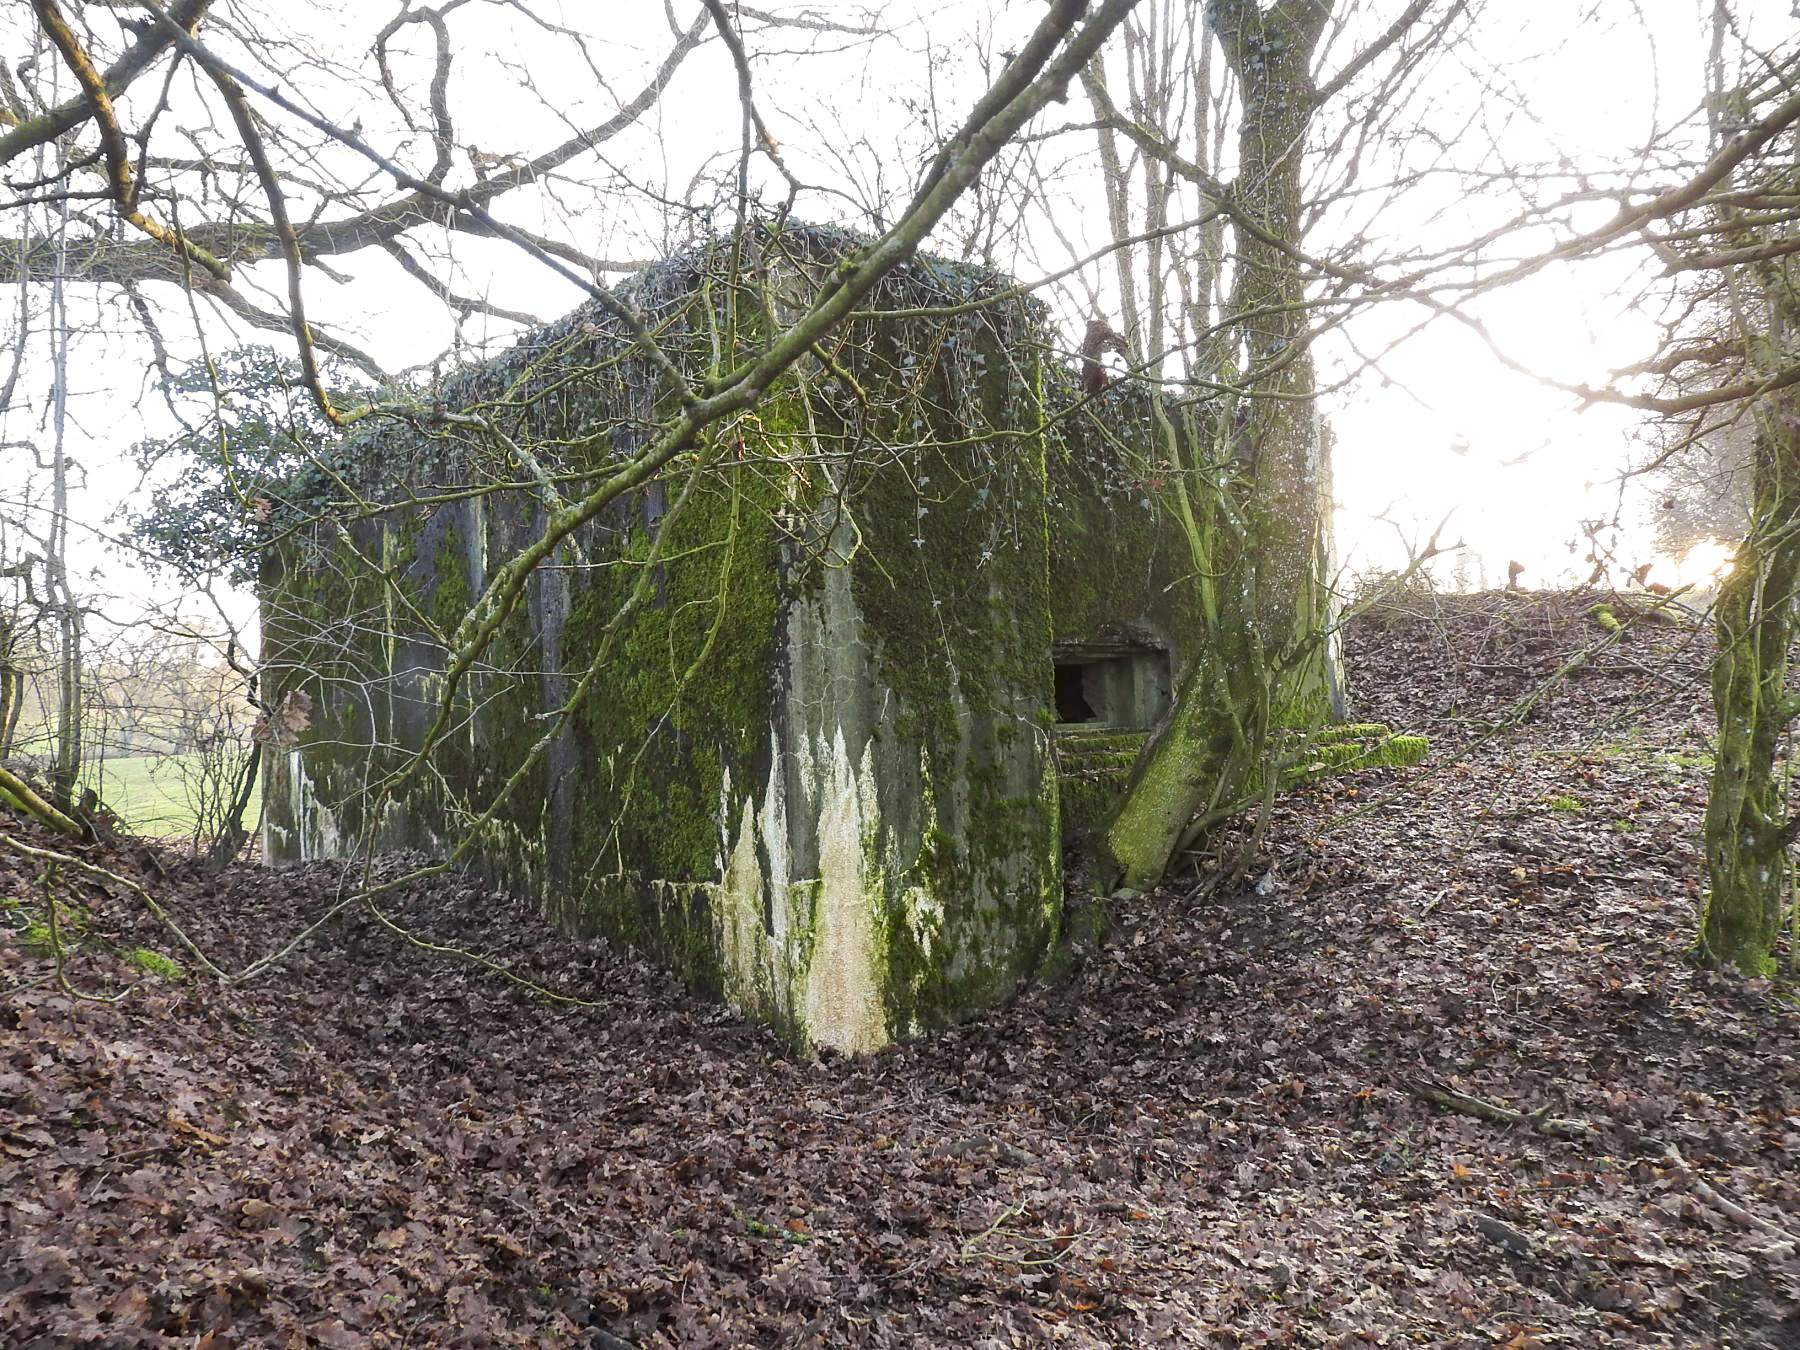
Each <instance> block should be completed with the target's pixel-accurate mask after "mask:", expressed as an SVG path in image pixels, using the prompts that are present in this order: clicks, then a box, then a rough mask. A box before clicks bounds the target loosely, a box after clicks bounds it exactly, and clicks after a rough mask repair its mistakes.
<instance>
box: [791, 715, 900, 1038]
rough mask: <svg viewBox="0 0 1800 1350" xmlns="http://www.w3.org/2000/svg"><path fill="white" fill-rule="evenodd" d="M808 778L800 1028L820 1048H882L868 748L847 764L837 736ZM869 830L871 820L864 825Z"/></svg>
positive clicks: (873, 803) (872, 796) (872, 785)
mask: <svg viewBox="0 0 1800 1350" xmlns="http://www.w3.org/2000/svg"><path fill="white" fill-rule="evenodd" d="M817 774H818V776H817V779H816V780H815V781H816V782H817V784H818V787H819V789H820V791H821V795H822V796H823V798H824V801H823V802H822V803H821V810H820V812H819V898H818V903H817V905H816V906H815V908H814V911H813V914H814V938H813V953H812V962H811V964H810V965H809V966H808V968H807V972H806V1000H805V1004H804V1011H805V1022H806V1027H807V1032H808V1035H809V1036H810V1037H811V1039H812V1040H813V1041H814V1043H816V1044H819V1045H829V1046H831V1047H832V1048H833V1049H834V1050H839V1051H841V1052H843V1053H845V1054H866V1053H868V1052H869V1051H872V1050H879V1049H880V1048H881V1047H882V1046H884V1045H886V1044H887V1041H888V1035H887V1024H886V1020H885V1019H884V1018H883V1017H882V1013H881V1002H880V999H879V998H878V997H877V996H876V982H875V923H874V917H873V915H872V914H871V913H870V908H871V906H870V895H871V893H873V892H875V891H876V890H878V888H879V887H880V885H881V879H880V878H879V877H870V876H867V875H866V874H865V865H866V859H867V856H868V854H867V849H866V846H865V840H866V838H867V835H866V834H865V820H868V819H869V817H870V814H871V813H872V812H873V811H874V810H875V809H876V798H875V781H874V767H873V751H872V747H865V749H864V751H863V756H862V763H861V764H852V763H851V761H850V754H849V751H848V750H847V749H846V748H845V745H844V735H843V732H842V731H841V730H839V731H838V732H837V733H836V735H835V736H834V737H833V740H832V744H831V758H830V761H829V762H828V763H827V764H826V765H824V766H822V768H821V769H819V770H817ZM871 824H872V822H871Z"/></svg>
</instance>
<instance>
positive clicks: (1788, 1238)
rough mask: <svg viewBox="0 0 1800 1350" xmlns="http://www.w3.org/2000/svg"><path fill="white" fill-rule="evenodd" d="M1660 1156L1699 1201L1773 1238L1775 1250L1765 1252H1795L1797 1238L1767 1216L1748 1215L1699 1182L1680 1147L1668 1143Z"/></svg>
mask: <svg viewBox="0 0 1800 1350" xmlns="http://www.w3.org/2000/svg"><path fill="white" fill-rule="evenodd" d="M1663 1156H1664V1157H1665V1158H1667V1159H1668V1160H1669V1161H1670V1162H1672V1163H1673V1164H1675V1170H1676V1171H1678V1172H1680V1173H1681V1175H1682V1176H1683V1177H1684V1178H1686V1180H1687V1184H1688V1189H1689V1190H1691V1191H1692V1192H1693V1193H1694V1194H1695V1195H1697V1196H1699V1197H1700V1198H1701V1199H1702V1200H1704V1201H1706V1203H1707V1204H1709V1205H1711V1206H1712V1207H1713V1208H1714V1209H1716V1210H1718V1211H1719V1213H1721V1214H1723V1215H1724V1216H1725V1217H1726V1218H1728V1219H1730V1220H1731V1221H1732V1222H1733V1223H1736V1224H1739V1225H1741V1226H1742V1227H1745V1228H1752V1229H1755V1230H1756V1231H1757V1232H1759V1233H1765V1234H1767V1235H1768V1236H1769V1237H1772V1238H1774V1239H1775V1240H1776V1246H1777V1248H1778V1250H1771V1251H1770V1252H1769V1253H1768V1254H1769V1255H1771V1256H1780V1257H1784V1258H1785V1257H1791V1256H1793V1255H1794V1254H1795V1252H1797V1251H1800V1238H1797V1237H1795V1236H1794V1235H1793V1234H1792V1233H1790V1232H1788V1230H1787V1229H1785V1228H1783V1227H1781V1226H1780V1225H1779V1224H1774V1223H1770V1222H1769V1221H1768V1220H1767V1219H1764V1218H1759V1217H1758V1216H1757V1215H1755V1214H1752V1213H1751V1212H1750V1211H1749V1210H1747V1209H1745V1208H1744V1207H1743V1206H1742V1205H1740V1204H1738V1203H1737V1202H1736V1201H1735V1200H1727V1199H1726V1198H1725V1197H1724V1196H1723V1195H1721V1194H1719V1192H1718V1191H1716V1190H1714V1189H1713V1188H1712V1187H1711V1186H1709V1185H1707V1184H1706V1182H1704V1181H1702V1180H1701V1179H1700V1174H1699V1173H1698V1172H1696V1171H1695V1170H1694V1169H1693V1166H1692V1165H1691V1164H1690V1163H1689V1162H1688V1160H1687V1159H1686V1158H1684V1157H1682V1156H1681V1150H1680V1149H1678V1148H1676V1147H1675V1145H1673V1144H1670V1145H1669V1146H1668V1147H1666V1148H1665V1149H1664V1150H1663Z"/></svg>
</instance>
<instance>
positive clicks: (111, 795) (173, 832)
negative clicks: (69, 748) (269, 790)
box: [82, 755, 262, 838]
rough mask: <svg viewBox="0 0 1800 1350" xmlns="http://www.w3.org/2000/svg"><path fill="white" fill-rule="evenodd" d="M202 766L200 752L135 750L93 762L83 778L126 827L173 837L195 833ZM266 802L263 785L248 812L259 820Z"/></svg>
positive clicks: (150, 835) (154, 835) (146, 834)
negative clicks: (263, 803)
mask: <svg viewBox="0 0 1800 1350" xmlns="http://www.w3.org/2000/svg"><path fill="white" fill-rule="evenodd" d="M199 770H200V756H198V755H131V756H126V757H123V758H119V759H108V760H105V761H103V762H102V763H99V764H94V765H90V766H89V767H88V769H87V771H86V772H85V773H84V774H83V775H82V780H83V782H84V783H86V784H87V786H89V787H91V788H93V789H94V790H95V791H96V792H98V793H99V794H100V800H101V801H103V802H105V803H106V805H107V806H108V808H110V809H111V810H112V812H113V814H115V815H116V816H118V817H119V819H120V820H121V821H123V822H124V825H125V828H126V830H127V831H129V832H130V833H132V834H136V835H142V836H144V837H146V838H169V837H171V836H188V835H191V834H193V832H194V818H195V809H194V794H195V793H196V792H197V791H198V789H199V779H200V772H199ZM261 807H262V790H261V787H260V785H259V786H258V788H257V790H256V791H255V792H254V793H253V794H252V795H251V798H250V805H249V808H248V810H247V811H246V813H245V814H246V815H247V816H248V817H249V819H250V820H252V821H254V820H255V819H256V813H257V811H258V810H260V809H261Z"/></svg>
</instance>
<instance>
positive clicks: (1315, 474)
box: [1107, 0, 1331, 888]
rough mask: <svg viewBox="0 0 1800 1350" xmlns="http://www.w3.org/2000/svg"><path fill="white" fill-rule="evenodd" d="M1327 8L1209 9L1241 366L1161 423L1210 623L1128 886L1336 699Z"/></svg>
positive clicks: (1140, 882) (1126, 838)
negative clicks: (1221, 54) (1319, 256)
mask: <svg viewBox="0 0 1800 1350" xmlns="http://www.w3.org/2000/svg"><path fill="white" fill-rule="evenodd" d="M1328 9H1329V7H1328V6H1327V5H1326V4H1323V3H1318V0H1281V3H1279V4H1277V5H1275V6H1274V7H1273V8H1271V9H1269V10H1267V11H1266V12H1265V11H1260V10H1259V8H1258V6H1257V4H1256V3H1254V0H1220V3H1217V4H1215V5H1214V6H1213V7H1212V8H1211V10H1210V11H1209V20H1210V22H1211V24H1212V26H1213V30H1214V32H1215V33H1216V35H1217V36H1218V38H1219V41H1220V44H1221V46H1222V47H1223V49H1224V51H1225V54H1226V59H1227V60H1228V61H1229V63H1230V65H1231V69H1232V72H1233V73H1234V74H1235V75H1236V76H1237V78H1238V80H1239V82H1240V86H1241V91H1242V92H1241V97H1242V123H1241V126H1240V130H1239V135H1238V161H1239V162H1238V178H1237V183H1236V187H1235V190H1234V197H1235V206H1236V211H1235V212H1234V218H1235V232H1236V235H1237V251H1236V274H1235V278H1234V281H1233V284H1232V292H1231V296H1230V300H1229V307H1228V313H1227V319H1228V321H1229V322H1230V324H1231V332H1232V337H1233V344H1232V345H1233V349H1234V350H1233V359H1234V360H1235V362H1236V366H1237V371H1238V372H1241V373H1236V372H1233V371H1222V372H1220V373H1219V375H1220V378H1219V383H1220V384H1221V385H1223V386H1225V387H1227V388H1231V389H1235V390H1237V391H1239V392H1237V393H1236V394H1235V395H1233V396H1230V397H1228V398H1227V399H1226V400H1225V401H1224V410H1223V412H1222V413H1216V414H1215V415H1213V416H1212V417H1210V418H1208V419H1206V421H1205V423H1204V424H1201V423H1199V422H1198V421H1197V420H1190V424H1189V425H1188V426H1186V427H1178V426H1175V425H1173V424H1172V423H1170V422H1168V421H1167V419H1165V432H1166V437H1165V442H1166V444H1165V453H1166V454H1167V455H1168V456H1169V458H1170V459H1171V461H1172V462H1173V465H1174V467H1175V468H1176V469H1177V472H1174V473H1172V474H1171V475H1170V483H1171V485H1172V486H1171V488H1170V490H1169V491H1170V497H1171V500H1170V506H1171V509H1172V510H1173V511H1174V513H1175V515H1176V517H1177V519H1178V520H1179V521H1180V522H1181V523H1182V526H1183V528H1184V529H1185V530H1186V532H1187V536H1188V540H1189V543H1190V546H1191V548H1192V552H1193V561H1194V581H1193V584H1194V585H1195V586H1197V587H1198V588H1199V590H1200V605H1201V611H1202V613H1203V614H1204V616H1205V620H1206V624H1207V628H1208V632H1207V634H1206V638H1207V640H1206V642H1205V644H1204V647H1205V653H1204V655H1202V656H1200V657H1197V658H1196V659H1195V660H1193V661H1192V662H1191V663H1190V664H1189V667H1188V669H1187V670H1186V671H1185V672H1184V673H1183V675H1182V680H1181V685H1180V688H1179V689H1178V691H1177V695H1176V699H1175V705H1174V708H1173V709H1172V711H1171V712H1170V714H1169V716H1168V717H1167V718H1166V719H1165V720H1164V722H1163V724H1162V725H1161V726H1159V727H1158V728H1157V730H1156V731H1155V732H1154V733H1153V734H1152V736H1151V739H1150V743H1149V745H1148V746H1147V747H1146V748H1145V751H1144V754H1143V756H1142V757H1141V758H1140V760H1139V763H1138V766H1137V769H1136V771H1135V772H1134V774H1133V777H1132V781H1131V784H1130V788H1129V791H1128V792H1127V794H1126V798H1125V801H1124V803H1123V805H1122V806H1121V808H1120V810H1119V814H1118V815H1117V817H1115V819H1114V821H1113V824H1112V826H1111V827H1110V829H1109V830H1108V832H1107V846H1108V850H1109V851H1110V853H1111V855H1112V861H1113V863H1114V864H1115V866H1116V870H1117V872H1118V873H1119V874H1120V875H1121V876H1122V877H1123V879H1124V881H1125V883H1126V884H1127V885H1130V886H1133V887H1140V888H1141V887H1145V886H1149V885H1152V884H1154V883H1155V882H1156V881H1158V880H1159V879H1160V878H1161V877H1162V875H1163V873H1164V872H1165V871H1166V869H1167V868H1168V866H1169V865H1170V863H1171V861H1172V860H1173V858H1174V857H1175V856H1176V854H1177V853H1178V852H1179V851H1180V848H1181V847H1182V844H1183V842H1184V841H1185V840H1186V839H1187V838H1188V837H1189V836H1190V835H1191V833H1192V832H1194V830H1195V829H1196V828H1197V826H1200V825H1204V824H1206V823H1208V822H1209V821H1211V820H1212V819H1214V818H1216V817H1217V816H1219V815H1222V814H1225V813H1228V812H1229V811H1231V810H1233V809H1234V808H1236V807H1238V806H1240V805H1242V804H1243V803H1244V801H1245V798H1246V796H1248V795H1251V794H1254V793H1255V792H1256V791H1257V790H1258V789H1259V788H1260V787H1263V786H1267V785H1269V784H1272V783H1273V781H1274V779H1275V774H1274V772H1273V769H1272V765H1271V761H1272V758H1273V755H1274V752H1275V751H1276V749H1277V748H1278V746H1277V741H1278V738H1279V736H1280V735H1281V733H1282V732H1283V731H1284V730H1286V729H1289V728H1304V727H1308V726H1315V725H1317V724H1318V723H1319V722H1321V721H1323V720H1324V719H1325V717H1326V716H1327V715H1328V714H1329V711H1330V706H1331V694H1330V688H1331V686H1330V680H1329V669H1328V660H1327V657H1328V642H1327V636H1328V633H1329V628H1330V614H1331V604H1330V601H1331V597H1330V593H1329V589H1328V586H1327V579H1326V577H1325V568H1326V565H1327V547H1326V543H1327V540H1326V535H1325V530H1326V529H1327V516H1326V514H1325V512H1326V496H1327V494H1326V484H1327V476H1326V464H1325V456H1324V447H1323V445H1322V444H1321V439H1320V435H1319V429H1318V423H1317V418H1316V410H1315V407H1314V393H1315V389H1314V371H1313V360H1312V356H1311V353H1310V351H1309V349H1308V335H1309V328H1308V323H1307V315H1306V311H1305V294H1304V286H1305V283H1304V278H1303V275H1302V272H1301V265H1300V261H1299V259H1298V258H1297V257H1296V255H1295V253H1294V251H1293V250H1295V249H1297V248H1298V246H1299V243H1300V219H1301V169H1302V165H1303V150H1304V147H1305V140H1306V131H1307V125H1308V122H1309V120H1310V119H1311V116H1312V113H1313V111H1314V109H1315V108H1316V106H1317V89H1316V87H1315V85H1314V82H1313V77H1312V70H1311V67H1312V55H1313V49H1314V47H1315V46H1316V44H1317V42H1318V39H1319V35H1320V33H1321V32H1322V31H1323V28H1324V24H1325V19H1326V16H1327V14H1328Z"/></svg>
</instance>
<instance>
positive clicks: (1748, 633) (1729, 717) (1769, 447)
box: [1699, 264, 1800, 975]
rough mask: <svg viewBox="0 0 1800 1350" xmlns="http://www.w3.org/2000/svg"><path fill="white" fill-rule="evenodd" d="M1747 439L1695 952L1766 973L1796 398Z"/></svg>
mask: <svg viewBox="0 0 1800 1350" xmlns="http://www.w3.org/2000/svg"><path fill="white" fill-rule="evenodd" d="M1796 270H1800V269H1795V268H1793V267H1792V265H1791V264H1789V265H1787V266H1773V265H1772V266H1770V267H1769V268H1768V271H1769V272H1771V273H1773V274H1776V276H1775V278H1774V279H1773V283H1772V284H1765V286H1764V287H1762V290H1763V298H1764V299H1765V300H1766V302H1767V310H1766V314H1767V322H1768V332H1767V333H1766V334H1764V335H1761V337H1760V339H1753V340H1752V343H1751V345H1752V347H1753V349H1754V347H1755V346H1765V347H1767V348H1769V349H1770V350H1769V352H1768V355H1769V356H1770V357H1774V358H1779V357H1781V356H1782V355H1783V352H1782V351H1781V349H1782V348H1783V347H1784V346H1785V345H1786V340H1787V339H1789V338H1791V336H1792V333H1793V327H1794V322H1795V320H1796V318H1800V315H1797V314H1796V307H1795V303H1794V299H1793V295H1792V292H1791V291H1790V290H1789V289H1788V283H1790V282H1792V281H1793V280H1794V279H1795V278H1794V277H1792V276H1791V275H1781V274H1787V273H1792V272H1794V271H1796ZM1758 364H1759V365H1765V366H1766V364H1767V363H1766V362H1765V363H1758ZM1754 444H1755V451H1754V453H1755V467H1754V472H1755V480H1754V488H1753V492H1754V512H1753V515H1752V519H1751V526H1750V533H1749V535H1748V537H1747V538H1746V539H1745V540H1744V542H1743V543H1742V544H1741V545H1740V546H1739V548H1738V552H1737V559H1736V561H1735V563H1734V564H1733V566H1732V570H1731V575H1730V576H1729V577H1728V578H1727V579H1726V581H1725V584H1724V586H1723V587H1722V588H1721V590H1720V592H1719V599H1718V603H1717V606H1716V608H1715V611H1714V627H1715V629H1716V632H1717V636H1718V651H1717V654H1716V656H1715V657H1714V665H1713V705H1714V708H1715V709H1716V712H1717V715H1718V719H1719V743H1718V753H1717V758H1716V759H1715V761H1714V764H1713V775H1712V790H1711V793H1710V795H1709V796H1708V798H1707V804H1706V870H1707V876H1708V880H1709V882H1710V889H1709V891H1708V894H1707V898H1706V905H1705V908H1704V910H1703V911H1702V913H1701V916H1700V936H1699V954H1700V957H1701V959H1702V960H1704V961H1706V962H1707V963H1708V964H1710V965H1720V966H1725V965H1729V966H1736V967H1737V968H1738V969H1739V970H1741V971H1742V972H1743V973H1744V974H1746V975H1768V974H1772V973H1773V972H1774V968H1775V960H1774V955H1773V953H1774V948H1775V943H1776V940H1777V938H1778V936H1779V930H1780V924H1781V911H1782V905H1783V902H1784V901H1785V899H1786V897H1787V895H1788V893H1789V886H1790V884H1791V881H1792V872H1791V864H1790V863H1789V861H1788V856H1787V848H1788V845H1789V844H1790V843H1791V842H1792V840H1791V839H1790V838H1789V836H1790V834H1791V833H1792V828H1791V826H1790V825H1789V824H1788V823H1787V820H1786V816H1787V807H1786V787H1785V783H1786V777H1787V774H1786V770H1785V766H1784V765H1782V764H1781V763H1780V758H1781V755H1782V751H1783V749H1784V742H1785V740H1786V738H1787V735H1788V730H1789V727H1790V725H1791V723H1792V722H1793V720H1794V716H1795V712H1796V704H1797V701H1796V697H1795V695H1794V694H1792V693H1791V692H1790V691H1789V689H1788V681H1787V676H1788V653H1789V649H1790V648H1789V644H1790V643H1791V642H1792V640H1793V637H1794V629H1795V586H1796V582H1797V581H1800V396H1796V394H1795V391H1794V390H1793V389H1792V388H1789V389H1785V390H1782V391H1780V392H1778V393H1773V394H1766V395H1764V396H1763V398H1762V399H1761V400H1759V402H1758V405H1757V408H1756V433H1755V442H1754Z"/></svg>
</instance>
